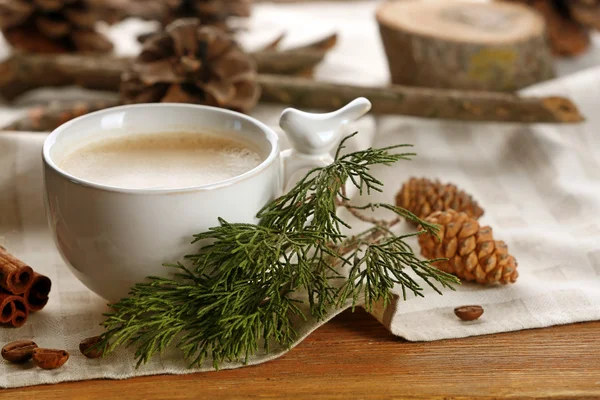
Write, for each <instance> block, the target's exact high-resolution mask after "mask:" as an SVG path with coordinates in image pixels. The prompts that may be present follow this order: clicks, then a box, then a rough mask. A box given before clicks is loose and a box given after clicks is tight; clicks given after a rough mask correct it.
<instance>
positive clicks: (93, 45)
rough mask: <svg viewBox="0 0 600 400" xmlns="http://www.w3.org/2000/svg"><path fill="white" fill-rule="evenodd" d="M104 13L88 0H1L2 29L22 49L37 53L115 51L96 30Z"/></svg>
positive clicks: (0, 23)
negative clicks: (97, 23)
mask: <svg viewBox="0 0 600 400" xmlns="http://www.w3.org/2000/svg"><path fill="white" fill-rule="evenodd" d="M102 19H103V18H102V12H101V11H99V10H97V9H95V8H94V7H92V6H90V5H89V4H88V3H87V1H86V0H4V1H0V29H1V30H2V33H3V34H4V37H5V38H6V40H7V41H8V42H9V43H10V44H11V45H12V46H13V47H14V48H17V49H19V50H23V51H28V52H36V53H66V52H98V53H106V52H110V51H112V48H113V45H112V43H111V42H110V41H109V40H108V39H107V38H106V37H105V36H104V35H102V34H101V33H99V32H97V31H96V22H98V21H100V20H102Z"/></svg>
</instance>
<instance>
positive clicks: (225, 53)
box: [121, 19, 260, 112]
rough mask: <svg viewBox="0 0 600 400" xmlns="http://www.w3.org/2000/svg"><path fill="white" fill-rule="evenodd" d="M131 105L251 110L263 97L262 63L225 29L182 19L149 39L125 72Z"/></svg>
mask: <svg viewBox="0 0 600 400" xmlns="http://www.w3.org/2000/svg"><path fill="white" fill-rule="evenodd" d="M121 95H122V98H123V100H124V101H125V102H126V103H149V102H177V103H196V104H205V105H210V106H216V107H222V108H229V109H231V110H236V111H241V112H248V111H249V110H251V109H252V108H253V107H254V106H255V105H256V103H257V102H258V98H259V96H260V88H259V86H258V84H257V83H256V64H255V62H254V60H253V59H252V57H251V56H249V55H248V54H246V53H244V52H243V51H242V50H241V49H240V48H239V46H238V45H237V44H236V43H235V42H234V41H233V39H232V38H231V37H230V36H229V35H228V34H227V33H225V32H223V31H222V30H220V29H218V28H215V27H209V26H201V25H200V21H199V20H197V19H181V20H177V21H175V22H173V23H172V24H170V25H169V26H167V28H166V30H165V32H161V33H158V34H156V35H154V36H152V37H151V38H149V39H148V40H146V41H145V42H144V45H143V50H142V53H141V54H140V55H139V56H138V57H137V59H136V60H135V61H134V62H133V63H132V66H131V68H130V69H129V70H128V71H126V72H125V73H124V74H123V78H122V83H121Z"/></svg>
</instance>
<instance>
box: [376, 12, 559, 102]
mask: <svg viewBox="0 0 600 400" xmlns="http://www.w3.org/2000/svg"><path fill="white" fill-rule="evenodd" d="M377 21H378V23H379V27H380V32H381V38H382V40H383V44H384V47H385V51H386V54H387V58H388V63H389V69H390V73H391V78H392V82H393V83H395V84H399V85H411V86H424V87H438V88H447V89H469V90H485V91H503V92H506V91H515V90H518V89H521V88H523V87H526V86H529V85H531V84H534V83H536V82H540V81H544V80H548V79H551V78H553V77H554V70H553V67H552V55H551V52H550V49H549V47H548V44H547V41H546V37H545V28H546V25H545V22H544V19H543V18H542V17H541V16H540V15H539V14H538V13H536V12H535V11H533V10H531V9H529V8H528V7H525V6H523V5H520V4H510V3H481V4H479V3H472V2H464V1H444V2H422V1H391V2H385V3H383V5H381V6H380V7H379V9H378V10H377Z"/></svg>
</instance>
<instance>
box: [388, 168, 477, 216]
mask: <svg viewBox="0 0 600 400" xmlns="http://www.w3.org/2000/svg"><path fill="white" fill-rule="evenodd" d="M396 205H397V206H398V207H401V208H404V209H405V210H408V211H410V212H412V213H413V214H415V215H416V216H417V217H419V218H421V219H423V218H425V217H427V216H428V215H429V214H431V213H432V212H434V211H446V210H455V211H458V212H464V213H466V214H467V215H468V216H469V217H470V218H475V219H479V218H480V217H481V216H482V215H483V209H482V208H481V207H479V205H478V204H477V202H476V201H475V200H473V197H471V196H469V195H468V194H467V193H465V192H464V191H462V190H460V189H458V188H457V187H456V186H454V185H452V184H442V183H440V181H437V180H436V181H432V180H429V179H425V178H423V179H417V178H410V180H409V181H408V182H406V183H405V184H404V185H403V186H402V189H401V190H400V191H399V192H398V194H397V195H396Z"/></svg>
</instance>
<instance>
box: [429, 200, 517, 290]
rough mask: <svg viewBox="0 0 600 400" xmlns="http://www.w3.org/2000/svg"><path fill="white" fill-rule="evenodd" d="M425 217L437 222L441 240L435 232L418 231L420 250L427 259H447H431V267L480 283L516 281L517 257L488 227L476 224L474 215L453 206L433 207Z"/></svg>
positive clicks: (431, 221) (434, 222)
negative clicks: (451, 207)
mask: <svg viewBox="0 0 600 400" xmlns="http://www.w3.org/2000/svg"><path fill="white" fill-rule="evenodd" d="M426 221H427V222H430V223H433V224H438V225H441V229H440V232H439V237H440V238H441V239H442V242H441V243H440V241H439V240H438V238H437V237H436V236H435V235H430V234H421V235H420V236H419V245H420V246H421V254H423V256H424V257H426V258H428V259H435V258H447V259H448V260H447V261H438V262H435V263H434V264H433V265H434V266H435V267H437V268H439V269H440V270H442V271H444V272H448V273H450V274H453V275H456V276H457V277H459V278H461V279H464V280H466V281H477V282H478V283H481V284H494V283H502V284H507V283H514V282H516V280H517V277H518V276H519V273H518V271H517V261H516V260H515V258H514V257H513V256H511V255H510V254H508V247H507V246H506V244H505V243H504V242H502V241H494V237H493V235H492V228H490V227H489V226H484V227H480V226H479V223H478V222H477V221H476V220H475V219H473V218H469V217H468V216H467V214H465V213H458V212H456V211H454V210H448V211H437V212H435V213H433V214H431V215H430V216H429V217H427V218H426Z"/></svg>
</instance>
